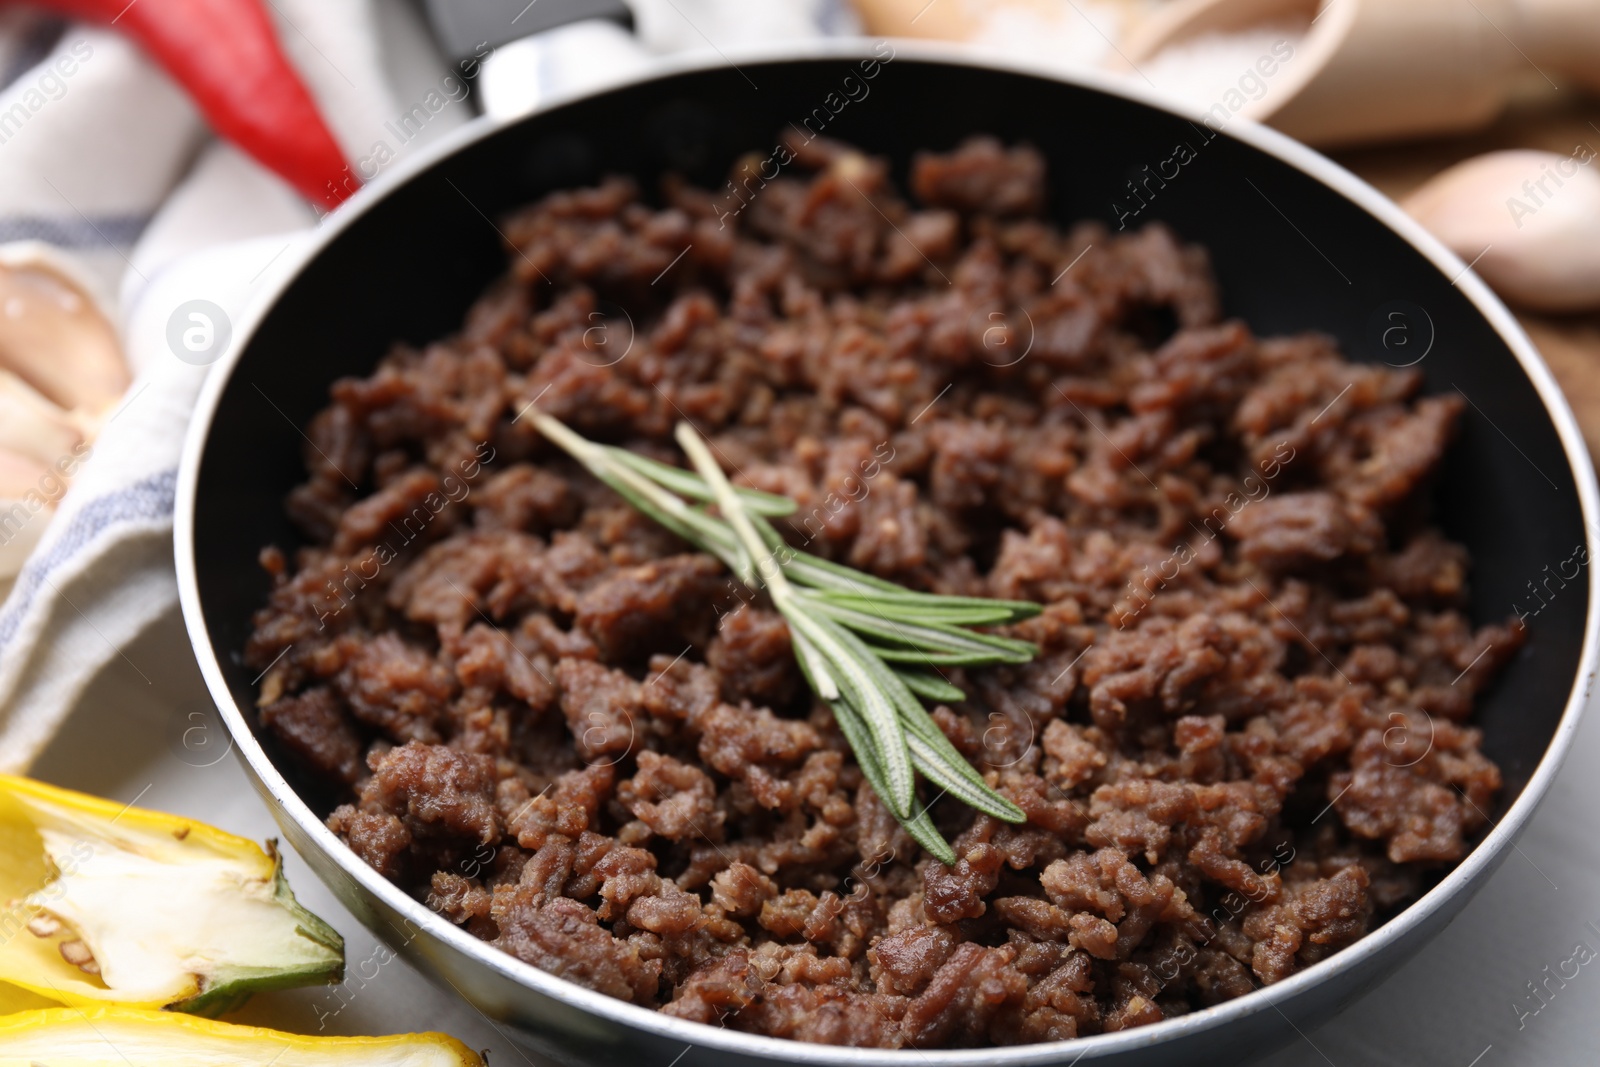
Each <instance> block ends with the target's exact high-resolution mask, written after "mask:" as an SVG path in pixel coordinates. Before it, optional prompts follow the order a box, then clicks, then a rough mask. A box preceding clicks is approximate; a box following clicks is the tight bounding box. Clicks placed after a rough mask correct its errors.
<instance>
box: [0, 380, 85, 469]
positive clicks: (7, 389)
mask: <svg viewBox="0 0 1600 1067" xmlns="http://www.w3.org/2000/svg"><path fill="white" fill-rule="evenodd" d="M82 442H83V433H82V431H81V430H79V429H78V427H77V426H76V425H74V424H73V420H72V416H71V415H69V414H68V413H67V412H65V411H62V410H61V409H60V408H58V407H56V406H55V405H54V404H52V403H51V402H50V401H49V400H47V399H45V398H44V397H43V396H41V395H39V393H38V391H37V390H35V389H34V388H33V387H32V386H30V385H29V384H28V383H27V382H25V381H23V380H22V379H21V378H19V377H17V376H16V375H15V374H13V373H11V372H10V371H8V370H0V449H9V450H10V451H12V452H14V453H16V454H18V455H21V456H26V457H27V458H29V459H33V460H37V461H38V462H40V463H43V464H46V465H48V464H52V463H55V462H56V461H58V460H60V459H62V458H64V457H67V456H70V455H72V453H73V450H74V449H76V448H77V447H78V445H79V444H81V443H82Z"/></svg>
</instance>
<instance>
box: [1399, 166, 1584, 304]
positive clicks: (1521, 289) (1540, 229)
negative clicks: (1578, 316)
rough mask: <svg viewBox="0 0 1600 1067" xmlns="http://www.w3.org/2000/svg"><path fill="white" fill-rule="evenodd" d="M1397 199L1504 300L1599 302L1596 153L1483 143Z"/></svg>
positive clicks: (1519, 301)
mask: <svg viewBox="0 0 1600 1067" xmlns="http://www.w3.org/2000/svg"><path fill="white" fill-rule="evenodd" d="M1402 206H1403V207H1404V208H1405V209H1406V211H1407V212H1409V213H1410V214H1411V216H1412V217H1413V218H1415V219H1416V220H1417V221H1418V222H1420V223H1422V225H1423V226H1425V227H1427V228H1428V229H1429V230H1431V231H1432V232H1433V234H1434V236H1436V237H1438V238H1439V239H1440V240H1441V241H1443V242H1444V243H1445V244H1446V245H1448V246H1449V248H1450V250H1451V251H1453V252H1455V253H1456V255H1458V256H1460V257H1461V258H1462V259H1464V260H1467V261H1468V262H1471V261H1473V260H1474V259H1476V260H1477V263H1476V265H1475V267H1474V268H1473V269H1474V270H1476V271H1477V272H1478V274H1479V275H1481V276H1482V277H1483V280H1484V281H1486V282H1488V283H1489V284H1490V285H1491V286H1493V287H1494V289H1495V291H1496V292H1498V293H1499V294H1500V295H1501V296H1503V297H1505V298H1506V299H1507V300H1509V301H1511V302H1513V303H1516V304H1520V305H1523V306H1524V307H1527V308H1531V309H1535V310H1540V311H1580V310H1584V309H1587V308H1594V307H1600V160H1597V159H1596V153H1595V151H1594V150H1593V149H1591V148H1589V147H1588V146H1587V145H1578V146H1576V147H1575V148H1574V150H1573V152H1572V154H1571V155H1565V156H1564V155H1559V154H1556V153H1554V152H1536V151H1531V150H1516V151H1508V152H1491V153H1489V154H1488V155H1483V156H1478V157H1476V158H1474V159H1469V160H1466V161H1465V162H1462V163H1458V164H1456V165H1455V166H1454V167H1451V168H1450V169H1449V170H1447V171H1444V172H1443V173H1441V174H1439V175H1437V176H1436V177H1434V178H1433V179H1432V180H1431V181H1429V182H1427V183H1426V184H1425V185H1423V186H1422V187H1421V188H1420V189H1418V190H1417V191H1416V192H1415V193H1413V194H1412V195H1411V196H1410V197H1408V198H1407V199H1406V200H1405V201H1404V202H1403V203H1402Z"/></svg>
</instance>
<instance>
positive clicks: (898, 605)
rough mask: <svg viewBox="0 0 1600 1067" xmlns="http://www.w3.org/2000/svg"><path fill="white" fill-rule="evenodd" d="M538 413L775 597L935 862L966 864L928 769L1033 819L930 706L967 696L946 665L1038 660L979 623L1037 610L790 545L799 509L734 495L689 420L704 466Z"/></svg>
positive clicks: (801, 655)
mask: <svg viewBox="0 0 1600 1067" xmlns="http://www.w3.org/2000/svg"><path fill="white" fill-rule="evenodd" d="M529 418H530V421H531V422H532V423H533V424H534V426H535V428H537V429H538V430H539V432H540V433H542V434H543V435H544V436H545V437H546V438H547V439H548V440H550V441H551V442H552V443H554V444H556V445H557V446H559V447H560V448H561V449H562V450H564V451H565V452H567V453H568V454H569V455H571V456H572V457H573V458H574V459H576V460H578V462H580V463H582V464H583V465H584V466H585V467H587V468H588V469H589V471H590V472H591V473H593V474H594V475H595V477H597V478H599V479H600V480H601V481H602V482H604V483H605V484H607V485H609V486H610V487H611V488H612V489H614V490H616V492H617V493H618V494H620V495H621V496H622V497H623V499H625V500H627V501H628V503H630V504H632V505H633V506H634V507H635V508H637V509H639V511H640V512H642V513H643V514H644V515H646V516H648V517H650V518H651V519H654V520H655V521H656V522H658V523H660V524H661V525H662V526H665V527H666V528H667V529H669V530H671V531H672V532H674V533H676V534H677V535H678V536H679V537H681V538H683V539H684V540H685V541H688V542H689V543H690V544H692V545H695V546H696V547H698V548H700V549H701V550H702V551H705V552H708V553H710V554H711V555H713V556H715V557H717V558H718V559H719V560H721V561H722V562H723V563H724V564H726V565H727V567H728V568H729V569H730V570H732V571H733V573H734V574H735V575H736V576H738V578H739V580H740V581H741V582H743V583H744V584H745V585H747V586H749V587H750V588H752V589H755V588H764V589H766V591H767V595H768V596H769V597H770V598H771V600H772V605H773V607H774V608H776V609H777V610H778V612H779V613H780V614H781V615H782V616H783V618H784V620H785V621H786V622H788V624H789V634H790V637H791V639H792V641H793V643H794V649H795V658H796V660H797V661H798V662H799V664H800V669H801V671H802V673H804V674H805V676H806V680H807V681H808V682H809V683H810V685H811V688H812V689H813V690H814V691H815V692H816V694H817V695H818V696H819V697H821V698H822V699H823V700H824V701H826V702H827V704H828V706H829V707H830V708H831V709H832V710H833V714H834V719H835V721H836V722H837V723H838V724H839V730H840V732H841V733H842V734H844V737H845V740H846V741H847V742H848V743H849V745H850V748H851V749H852V750H853V751H854V752H855V755H856V761H857V762H858V763H859V764H860V765H861V770H862V773H863V774H864V775H865V776H866V779H867V782H868V784H870V785H871V786H872V788H873V791H874V792H876V793H877V794H878V796H879V798H881V799H882V801H883V803H884V806H885V807H887V808H888V809H889V811H890V812H892V813H893V814H894V816H895V818H896V819H898V820H900V823H901V825H903V826H904V827H905V828H906V831H907V832H908V833H909V834H910V835H911V837H912V839H913V840H915V841H916V842H917V843H918V844H919V845H921V846H922V847H923V848H924V849H926V850H927V852H928V853H929V854H930V855H932V856H934V857H935V858H936V859H938V860H939V861H940V862H942V863H945V864H954V863H955V861H956V856H955V851H954V850H953V849H952V848H951V847H950V844H949V842H947V841H946V840H945V839H944V838H943V837H942V836H941V835H940V833H939V831H938V829H936V828H935V827H934V825H933V821H932V820H931V819H930V818H929V817H928V811H927V807H926V806H925V805H923V804H922V803H921V802H920V801H919V800H918V798H917V796H916V776H917V775H919V774H920V775H921V776H922V777H923V778H925V779H927V780H928V782H929V783H930V784H931V785H934V786H937V787H938V788H939V790H940V793H939V795H940V796H943V795H945V794H946V793H948V794H949V795H951V796H953V797H955V798H956V799H958V800H960V801H961V802H962V803H964V804H967V805H968V806H969V807H972V808H975V809H976V810H978V811H981V812H984V813H985V814H988V815H992V816H994V817H995V818H997V819H1003V820H1005V821H1006V822H1022V821H1024V819H1026V818H1027V816H1026V815H1025V814H1024V813H1023V811H1022V809H1021V808H1019V807H1017V806H1016V805H1015V804H1013V803H1012V802H1011V801H1009V800H1007V799H1006V798H1005V797H1003V796H1001V795H1000V794H999V793H997V792H995V791H994V790H993V789H991V788H990V787H989V785H988V783H987V782H985V781H984V778H983V776H982V775H981V774H979V773H978V771H977V770H976V769H975V768H974V767H973V766H972V765H971V764H970V763H968V762H967V761H966V759H965V758H964V757H963V756H962V755H961V753H960V752H959V751H958V750H957V749H956V747H955V746H954V745H952V744H951V743H950V740H949V739H948V738H947V737H945V735H944V733H943V731H941V730H940V729H939V727H938V724H937V723H935V722H934V721H933V719H932V717H931V716H930V715H929V714H928V711H927V709H926V708H924V707H923V705H922V700H923V699H927V700H944V701H957V700H965V699H966V694H965V693H963V692H962V691H961V690H960V689H958V688H957V687H955V686H953V685H951V684H950V683H949V682H948V681H946V680H945V679H944V678H943V677H941V676H940V675H939V674H938V673H937V669H938V668H939V667H940V666H963V667H979V666H986V665H989V664H995V663H1026V662H1028V661H1029V660H1031V659H1032V658H1033V657H1034V656H1035V655H1036V654H1037V653H1038V649H1037V648H1036V647H1035V646H1034V645H1032V644H1030V643H1028V642H1027V641H1019V640H1017V639H1015V638H1011V637H1003V636H1000V635H998V634H990V633H983V632H981V631H977V630H972V629H970V628H969V627H973V626H995V625H1001V624H1004V623H1008V622H1015V621H1017V620H1019V619H1025V618H1029V617H1030V616H1033V615H1036V614H1038V612H1039V605H1037V604H1034V603H1031V602H1029V601H1025V600H988V599H984V598H981V597H960V596H937V595H934V594H930V593H919V592H915V591H913V590H910V589H906V588H905V587H903V586H899V585H895V584H894V583H893V582H888V581H885V580H883V579H881V578H876V577H874V576H872V575H870V574H864V573H863V572H861V571H858V570H854V569H852V568H850V567H845V566H842V565H840V564H838V563H834V562H832V561H830V560H825V559H822V558H820V557H817V556H813V555H810V554H809V553H805V552H801V551H798V550H797V549H794V548H792V547H790V546H789V545H788V544H787V543H786V542H785V541H784V540H783V537H782V535H780V534H779V533H778V531H777V530H776V529H774V528H773V526H772V524H771V523H770V522H768V521H767V520H768V518H769V517H777V516H782V515H788V514H791V513H792V512H793V511H794V510H795V503H794V501H792V500H790V499H788V498H787V497H782V496H777V495H775V494H772V493H763V492H759V491H757V490H754V489H742V488H737V487H735V486H734V485H733V484H732V483H731V482H729V481H728V477H727V475H726V474H724V473H723V471H722V468H721V466H719V465H718V464H717V462H716V460H715V459H713V458H712V455H711V450H710V448H709V447H708V446H707V444H706V441H705V439H704V438H702V437H701V436H700V435H699V434H698V433H696V432H695V430H694V428H693V427H691V426H690V425H689V424H688V423H687V422H681V423H679V424H678V427H677V431H676V437H677V440H678V444H679V445H680V446H681V447H682V448H683V451H684V454H685V455H686V456H687V457H688V459H689V462H690V464H691V465H692V466H693V467H694V470H693V471H688V470H684V469H682V468H679V467H673V466H669V465H667V464H664V463H658V462H657V461H655V460H652V459H647V458H645V457H643V456H640V455H638V454H637V453H633V452H629V451H628V450H626V449H623V448H617V447H615V446H613V445H602V444H598V443H596V442H594V441H590V440H588V439H586V438H584V437H583V436H581V435H579V434H578V433H575V432H574V431H573V430H572V429H571V428H569V427H568V426H566V425H565V424H563V423H562V422H560V421H559V420H557V419H555V418H552V417H551V416H549V415H546V414H544V413H543V412H539V411H532V412H530V413H529ZM712 504H715V505H716V509H717V514H715V515H713V514H712V513H711V511H710V510H709V505H712ZM930 667H931V668H933V670H932V671H929V670H926V669H923V668H930ZM935 799H937V798H935ZM930 803H931V802H930Z"/></svg>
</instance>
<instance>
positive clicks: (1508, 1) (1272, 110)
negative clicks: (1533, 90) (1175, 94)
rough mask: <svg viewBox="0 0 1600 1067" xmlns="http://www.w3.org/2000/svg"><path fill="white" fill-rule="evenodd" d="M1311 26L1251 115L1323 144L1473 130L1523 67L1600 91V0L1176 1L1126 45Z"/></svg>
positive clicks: (1129, 55) (1139, 54)
mask: <svg viewBox="0 0 1600 1067" xmlns="http://www.w3.org/2000/svg"><path fill="white" fill-rule="evenodd" d="M1294 21H1298V22H1301V23H1302V24H1304V25H1306V26H1307V27H1308V32H1307V35H1306V37H1305V39H1304V41H1303V43H1302V45H1301V46H1300V47H1299V48H1298V49H1297V53H1296V56H1295V58H1294V60H1293V61H1292V62H1291V63H1288V64H1285V71H1284V74H1285V76H1286V77H1287V78H1289V79H1291V80H1292V82H1293V84H1292V85H1288V84H1284V83H1282V82H1280V83H1279V86H1278V87H1277V88H1276V89H1275V91H1274V92H1273V93H1272V94H1271V95H1270V96H1269V97H1267V98H1266V99H1265V100H1263V101H1262V105H1263V106H1262V107H1261V108H1260V110H1259V112H1258V113H1249V112H1246V113H1247V114H1250V117H1252V118H1256V119H1259V120H1264V121H1269V122H1270V123H1271V124H1272V125H1273V126H1276V127H1277V128H1278V129H1281V130H1283V131H1284V132H1285V133H1288V134H1290V135H1292V136H1294V137H1297V138H1299V139H1300V140H1302V141H1306V142H1308V143H1310V144H1315V145H1318V146H1323V147H1326V146H1330V145H1347V144H1354V143H1358V142H1367V141H1382V140H1395V139H1400V138H1405V137H1411V136H1416V135H1419V134H1441V133H1449V132H1455V131H1461V130H1468V129H1474V128H1477V127H1479V126H1482V125H1484V124H1486V123H1488V122H1489V121H1491V120H1492V119H1493V118H1494V117H1495V116H1496V115H1498V114H1499V113H1500V111H1501V109H1502V108H1503V106H1504V105H1505V103H1506V100H1507V98H1508V97H1509V95H1510V92H1511V89H1512V86H1513V84H1514V83H1515V82H1516V81H1517V79H1518V78H1519V76H1521V75H1523V74H1524V73H1526V72H1528V71H1530V70H1532V71H1537V72H1538V73H1539V74H1541V75H1543V76H1544V77H1545V78H1546V79H1547V80H1549V81H1550V83H1551V85H1552V86H1558V85H1564V84H1565V83H1567V82H1572V83H1575V84H1578V85H1581V86H1584V87H1586V88H1589V89H1594V90H1600V3H1596V2H1595V0H1321V2H1319V0H1178V2H1177V3H1174V4H1172V5H1171V6H1170V7H1167V8H1165V9H1163V10H1161V11H1160V12H1158V13H1157V14H1155V15H1152V16H1151V17H1150V18H1149V19H1147V20H1145V22H1144V23H1143V24H1142V25H1141V26H1140V27H1139V28H1138V29H1137V30H1136V31H1135V32H1134V33H1133V34H1132V35H1131V36H1130V39H1129V40H1128V42H1127V43H1126V44H1125V45H1123V47H1122V50H1121V51H1122V56H1121V57H1119V58H1118V59H1117V62H1118V63H1119V64H1123V65H1124V66H1126V64H1129V63H1131V65H1132V66H1133V67H1135V68H1137V67H1138V66H1139V65H1140V64H1142V63H1145V62H1148V61H1150V60H1151V59H1153V58H1154V57H1155V56H1156V55H1157V54H1158V53H1159V52H1160V51H1161V50H1162V49H1164V48H1166V47H1168V46H1171V45H1174V44H1177V43H1180V42H1184V41H1191V40H1195V39H1197V38H1200V37H1203V36H1206V35H1208V34H1217V33H1229V32H1237V31H1241V30H1245V29H1248V28H1250V27H1252V26H1259V25H1263V24H1270V23H1281V22H1294Z"/></svg>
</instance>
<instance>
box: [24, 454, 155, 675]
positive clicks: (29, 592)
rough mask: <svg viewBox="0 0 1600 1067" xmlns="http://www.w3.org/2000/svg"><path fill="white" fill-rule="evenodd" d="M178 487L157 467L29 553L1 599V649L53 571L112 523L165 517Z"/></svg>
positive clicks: (97, 503)
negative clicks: (6, 596)
mask: <svg viewBox="0 0 1600 1067" xmlns="http://www.w3.org/2000/svg"><path fill="white" fill-rule="evenodd" d="M177 485H178V472H177V470H176V469H173V470H167V471H162V472H160V473H159V474H152V475H150V477H148V478H143V479H141V480H139V481H137V482H134V483H133V484H132V485H128V486H124V487H122V488H121V489H117V490H114V491H113V492H110V493H107V494H106V495H105V496H101V497H96V498H95V499H94V500H91V501H90V502H89V503H88V504H85V505H84V507H83V509H82V510H81V511H79V512H78V513H77V514H76V515H74V516H73V517H72V521H71V523H70V524H69V525H68V526H67V528H66V529H65V530H63V531H62V533H61V537H60V538H59V539H57V540H56V542H55V543H54V544H52V545H51V546H50V550H49V551H48V552H46V553H44V554H43V555H35V556H33V557H31V558H30V559H29V560H28V562H27V563H26V564H24V565H23V568H22V573H21V574H19V575H18V576H17V584H16V585H15V586H14V587H12V590H11V597H10V599H9V600H7V601H6V605H5V613H4V614H3V615H0V651H3V650H4V649H5V647H6V646H7V645H8V644H10V643H11V639H12V638H13V637H15V636H16V633H17V628H18V627H19V626H21V625H22V619H23V617H24V616H25V615H27V613H28V609H29V608H31V607H32V606H33V602H34V600H35V599H36V598H37V597H38V595H39V589H40V587H41V586H43V585H45V584H46V583H47V582H49V581H50V575H51V573H52V572H54V571H56V570H59V569H60V568H61V567H62V566H64V565H65V564H66V563H68V562H69V561H70V560H71V559H72V557H73V556H75V555H77V554H78V553H79V552H81V551H83V549H85V548H86V547H88V546H89V545H90V544H91V543H93V542H94V541H95V539H96V538H98V537H99V536H100V535H101V534H102V533H104V532H105V531H107V530H109V529H111V528H112V527H115V526H121V525H123V524H125V523H134V522H152V521H154V520H157V519H164V518H170V517H171V516H172V504H173V499H174V497H175V495H176V490H177ZM51 584H54V583H51Z"/></svg>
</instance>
